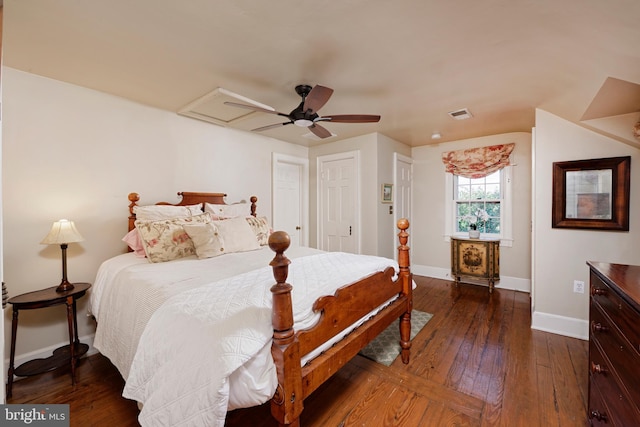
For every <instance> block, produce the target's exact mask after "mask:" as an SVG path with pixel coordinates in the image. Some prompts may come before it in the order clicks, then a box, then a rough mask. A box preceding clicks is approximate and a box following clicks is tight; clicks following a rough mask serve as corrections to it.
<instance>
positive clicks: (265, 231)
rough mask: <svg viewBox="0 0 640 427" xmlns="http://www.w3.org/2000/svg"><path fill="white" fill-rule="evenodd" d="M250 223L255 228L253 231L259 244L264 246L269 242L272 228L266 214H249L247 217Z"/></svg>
mask: <svg viewBox="0 0 640 427" xmlns="http://www.w3.org/2000/svg"><path fill="white" fill-rule="evenodd" d="M245 219H246V220H247V222H248V223H249V226H250V227H251V229H252V230H253V233H254V234H255V235H256V238H257V239H258V244H259V245H260V246H264V245H266V244H268V243H269V236H270V235H271V228H270V227H269V223H268V222H267V218H266V217H264V216H260V217H253V216H248V217H246V218H245Z"/></svg>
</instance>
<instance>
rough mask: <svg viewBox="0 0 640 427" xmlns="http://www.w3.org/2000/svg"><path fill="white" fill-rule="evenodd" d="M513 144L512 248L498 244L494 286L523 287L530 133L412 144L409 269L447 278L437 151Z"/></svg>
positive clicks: (528, 235) (528, 255)
mask: <svg viewBox="0 0 640 427" xmlns="http://www.w3.org/2000/svg"><path fill="white" fill-rule="evenodd" d="M510 142H514V143H515V144H516V145H515V148H514V150H513V153H512V160H513V164H514V166H513V246H512V247H501V248H500V278H501V280H500V282H499V283H498V284H497V285H496V287H497V288H501V287H504V288H509V289H518V290H524V291H528V290H529V286H530V279H531V264H530V259H531V231H530V230H531V200H530V199H531V196H530V195H531V134H530V133H526V132H517V133H506V134H501V135H492V136H487V137H482V138H472V139H466V140H461V141H453V142H446V143H442V144H435V145H426V146H422V147H414V148H413V149H412V157H413V220H412V224H411V242H412V243H411V249H412V271H413V272H414V273H415V274H422V275H426V276H431V277H438V278H443V279H449V280H450V279H451V274H450V272H451V249H450V244H449V242H448V241H446V240H445V237H444V235H445V229H444V223H445V197H446V192H450V191H452V189H450V188H446V186H445V172H444V165H443V163H442V153H443V152H445V151H452V150H462V149H466V148H474V147H483V146H488V145H496V144H507V143H510Z"/></svg>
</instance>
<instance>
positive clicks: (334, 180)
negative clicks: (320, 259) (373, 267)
mask: <svg viewBox="0 0 640 427" xmlns="http://www.w3.org/2000/svg"><path fill="white" fill-rule="evenodd" d="M318 175H319V176H318V183H319V190H318V194H319V198H320V200H319V215H318V223H319V224H320V230H319V234H320V236H319V238H318V241H319V242H320V249H322V250H325V251H330V252H338V251H339V252H351V253H359V252H360V239H359V228H360V224H359V212H360V210H359V209H360V203H359V191H358V153H357V152H355V151H354V152H349V153H341V154H337V155H331V156H323V157H319V158H318Z"/></svg>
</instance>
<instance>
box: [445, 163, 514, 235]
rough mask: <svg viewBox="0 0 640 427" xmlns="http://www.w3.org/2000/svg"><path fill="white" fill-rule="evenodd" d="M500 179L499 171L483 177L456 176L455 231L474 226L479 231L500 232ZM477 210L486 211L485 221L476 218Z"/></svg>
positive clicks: (466, 229)
mask: <svg viewBox="0 0 640 427" xmlns="http://www.w3.org/2000/svg"><path fill="white" fill-rule="evenodd" d="M500 179H501V172H500V171H498V172H494V173H492V174H491V175H488V176H486V177H484V178H473V179H470V178H464V177H461V176H458V177H456V179H455V181H454V182H455V204H456V224H457V229H456V231H458V232H467V231H469V230H470V229H473V227H474V226H476V227H477V229H478V230H480V232H481V233H488V234H500V213H501V209H500V208H501V202H502V197H501V192H500V189H501V185H500ZM478 212H480V213H481V214H482V213H483V212H486V215H487V216H488V218H487V219H486V221H482V220H481V219H480V220H478V219H479V217H478V215H476V214H477V213H478ZM481 216H482V215H481Z"/></svg>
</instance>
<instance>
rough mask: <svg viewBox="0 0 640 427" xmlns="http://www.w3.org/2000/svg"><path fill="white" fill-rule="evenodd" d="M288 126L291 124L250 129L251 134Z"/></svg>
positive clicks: (277, 124)
mask: <svg viewBox="0 0 640 427" xmlns="http://www.w3.org/2000/svg"><path fill="white" fill-rule="evenodd" d="M290 124H291V122H286V123H276V124H273V125H267V126H262V127H259V128H255V129H251V131H252V132H260V131H263V130H269V129H275V128H278V127H282V126H285V125H290Z"/></svg>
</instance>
